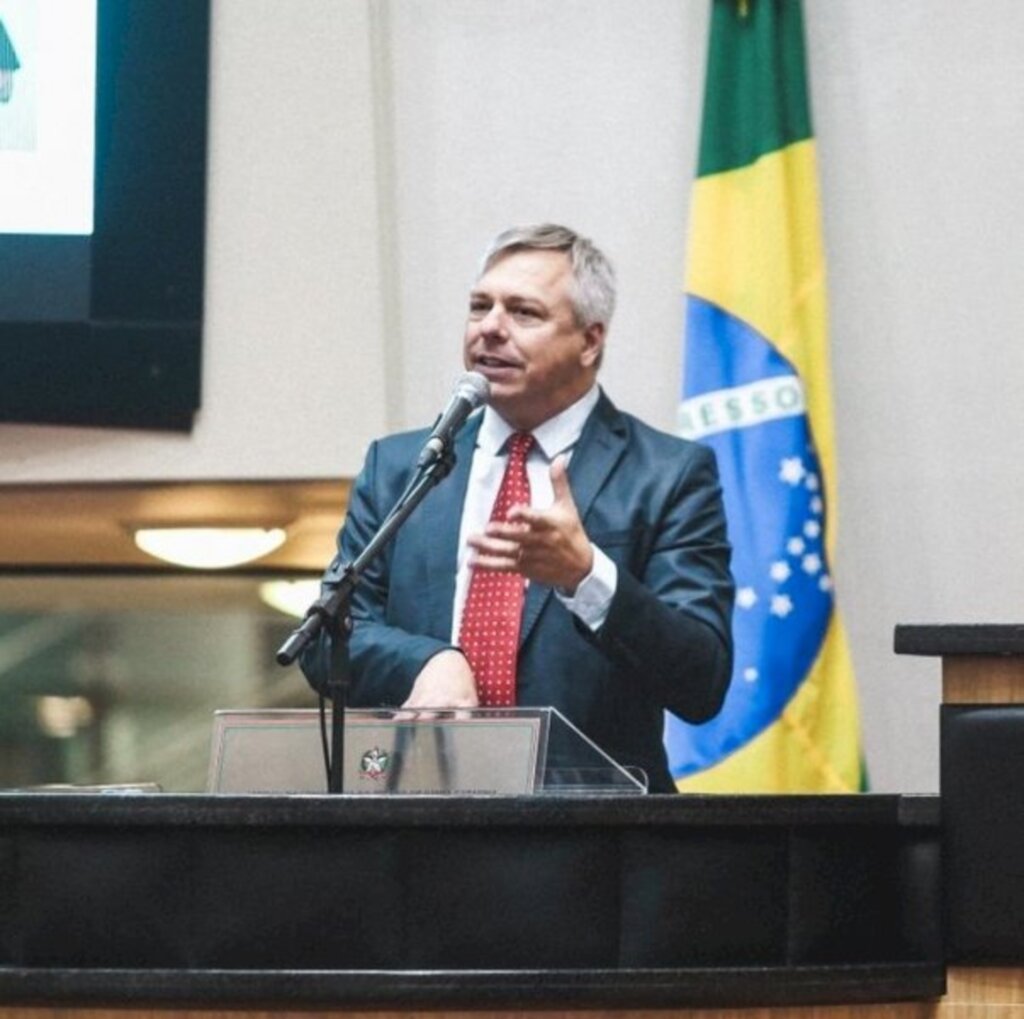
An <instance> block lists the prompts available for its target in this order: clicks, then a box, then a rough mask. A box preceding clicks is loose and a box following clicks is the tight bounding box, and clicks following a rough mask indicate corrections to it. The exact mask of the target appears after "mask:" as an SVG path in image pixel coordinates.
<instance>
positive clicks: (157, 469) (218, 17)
mask: <svg viewBox="0 0 1024 1019" xmlns="http://www.w3.org/2000/svg"><path fill="white" fill-rule="evenodd" d="M805 6H806V11H807V22H808V34H809V43H810V54H811V74H812V86H813V100H814V113H815V119H816V125H817V134H818V139H819V149H820V161H821V173H822V190H823V200H824V212H825V222H826V242H827V248H828V257H829V270H830V295H831V305H832V340H833V343H832V346H833V365H834V377H835V393H836V408H837V417H838V420H837V428H838V444H839V465H840V479H839V480H840V513H841V526H840V551H839V561H838V563H837V569H836V573H837V579H838V584H839V598H840V604H841V606H842V609H843V614H844V618H845V620H846V622H847V625H848V627H849V629H850V633H851V638H852V644H853V653H854V658H855V662H856V665H857V668H858V673H859V677H860V683H861V689H862V693H863V699H864V713H865V720H866V729H867V748H868V756H869V763H870V766H871V770H872V774H873V779H874V784H875V787H876V788H879V789H883V790H897V789H898V790H905V791H928V790H932V789H934V788H936V787H937V782H938V778H937V703H938V686H939V683H938V666H937V663H935V662H931V661H916V660H907V659H898V658H896V657H894V656H893V655H892V653H891V642H892V628H893V626H894V624H896V623H897V622H944V621H983V620H984V621H1019V620H1020V617H1021V615H1022V614H1024V580H1022V572H1024V571H1022V565H1024V555H1022V554H1021V552H1020V551H1019V550H1020V549H1021V547H1022V545H1024V541H1022V539H1024V533H1022V531H1024V525H1022V524H1021V523H1020V519H1021V517H1020V514H1018V513H1017V512H1016V508H1017V506H1018V505H1019V504H1020V503H1021V502H1022V497H1024V480H1022V479H1021V472H1019V471H1018V470H1017V469H1016V467H1015V455H1016V439H1017V432H1018V431H1019V427H1020V426H1019V422H1020V418H1021V412H1020V410H1019V408H1018V401H1017V398H1016V394H1017V392H1018V391H1020V390H1021V388H1022V387H1024V355H1022V353H1021V345H1020V344H1019V343H1018V342H1017V339H1016V335H1015V334H1016V330H1017V327H1018V324H1019V317H1020V315H1019V313H1020V305H1021V297H1020V295H1021V294H1022V293H1024V286H1022V283H1024V280H1022V278H1021V277H1022V275H1024V239H1022V238H1024V203H1022V202H1020V200H1019V198H1018V196H1017V193H1016V192H1017V186H1016V185H1017V179H1018V178H1019V176H1020V175H1019V172H1018V170H1017V166H1018V164H1019V162H1020V159H1021V156H1022V154H1024V153H1022V149H1024V84H1022V83H1021V79H1020V75H1019V53H1018V49H1019V47H1018V41H1019V39H1020V38H1021V37H1022V34H1024V9H1022V8H1021V7H1020V5H1018V4H1015V3H1013V2H1012V0H992V2H991V3H990V4H988V5H987V6H986V7H985V8H984V10H983V11H979V9H978V8H977V6H976V5H970V4H961V3H956V2H953V0H940V2H935V0H907V2H905V3H902V4H892V3H890V2H888V0H827V2H825V0H808V2H807V3H806V5H805ZM706 30H707V8H706V5H705V3H704V2H703V0H643V2H642V3H640V2H637V0H558V2H552V0H344V2H342V0H215V2H214V22H213V76H212V113H211V148H210V194H209V216H208V233H209V240H208V252H209V255H208V278H207V329H206V340H205V369H204V370H205V375H204V397H203V398H204V409H203V411H202V413H201V415H200V417H199V420H198V422H197V425H196V429H195V431H194V433H193V434H192V435H191V436H189V437H178V436H152V435H137V434H131V433H123V432H100V431H90V430H80V429H50V428H21V427H11V426H0V482H6V483H13V482H24V481H68V480H82V479H85V480H111V479H125V478H130V479H136V480H137V479H150V478H172V479H174V478H271V477H272V478H279V477H289V476H296V477H299V476H301V477H320V476H322V477H329V476H333V475H335V474H351V473H353V472H354V471H355V470H356V469H357V468H358V464H359V461H360V457H361V452H362V449H363V446H364V445H365V442H366V441H367V440H368V439H369V438H370V437H371V436H372V435H375V434H377V433H379V432H381V431H383V430H386V429H390V428H397V427H406V426H409V427H411V426H414V425H417V424H421V423H425V422H427V421H428V419H429V418H430V417H431V416H432V414H433V413H434V412H435V410H436V409H437V408H438V407H439V406H440V404H441V403H442V402H443V400H444V399H445V397H446V395H447V391H448V389H449V387H450V385H451V382H452V380H453V378H454V377H455V375H456V374H457V373H458V371H459V363H458V356H457V348H458V339H459V333H460V322H461V318H462V306H463V301H464V294H465V290H466V287H467V285H468V283H469V281H470V279H471V277H472V274H473V271H474V266H475V259H476V257H477V256H478V254H479V251H480V248H481V246H482V244H483V242H484V241H485V240H486V239H487V237H488V236H489V235H490V234H492V233H493V232H494V231H495V230H497V229H498V228H500V227H502V226H504V225H506V224H507V223H510V222H514V221H521V220H532V219H538V218H554V219H558V220H563V221H566V222H568V223H571V224H573V225H575V226H577V227H578V228H579V229H582V230H584V231H587V232H590V233H591V234H592V235H593V236H594V237H596V238H597V239H598V240H599V241H600V242H601V243H602V244H603V245H604V246H605V247H606V248H607V249H608V251H609V253H610V254H611V255H612V256H613V258H614V259H615V261H616V262H617V264H618V267H619V270H620V276H621V298H620V312H619V313H618V316H617V319H616V322H615V324H614V328H613V330H612V335H611V341H610V343H611V346H610V352H609V357H608V362H607V367H606V370H605V383H606V385H607V387H608V389H609V390H610V392H611V393H612V395H613V397H615V398H616V399H617V400H618V402H619V403H620V404H621V405H623V406H624V407H625V408H626V409H629V410H633V411H636V412H639V413H641V414H642V415H643V416H645V417H646V418H648V419H649V420H650V421H652V423H655V424H658V425H661V426H662V427H666V428H669V427H671V425H672V422H673V418H674V407H675V403H676V401H677V397H678V390H679V379H680V363H679V334H680V325H681V305H680V302H679V299H678V288H679V280H680V278H681V273H682V263H683V254H684V238H685V232H686V210H687V198H688V186H689V182H690V180H691V176H692V169H693V166H694V163H695V147H696V137H697V130H698V117H699V106H700V92H701V83H702V75H703V60H704V52H705V45H706ZM268 39H273V40H274V47H273V60H268V48H267V40H268Z"/></svg>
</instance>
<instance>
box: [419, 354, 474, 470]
mask: <svg viewBox="0 0 1024 1019" xmlns="http://www.w3.org/2000/svg"><path fill="white" fill-rule="evenodd" d="M490 395H491V386H490V383H489V382H488V381H487V379H485V378H484V377H483V375H481V374H480V372H464V373H463V374H462V375H460V376H459V379H458V381H457V382H456V383H455V390H454V392H453V393H452V397H451V399H450V400H449V401H448V406H447V407H445V409H444V411H442V413H441V416H440V417H439V418H438V419H437V423H436V424H435V425H434V427H433V429H432V430H431V432H430V438H428V439H427V441H426V443H425V444H424V446H423V449H422V450H421V451H420V456H419V459H418V460H417V461H416V466H417V467H419V468H424V467H430V466H431V465H432V464H435V463H437V461H438V460H440V459H441V458H442V457H443V456H444V455H445V453H446V452H447V451H448V447H449V446H451V444H452V440H453V439H454V438H455V436H456V435H457V434H458V432H459V429H460V428H461V427H462V426H463V425H464V424H465V423H466V418H468V417H469V415H470V414H472V413H473V411H475V410H476V409H477V407H481V406H483V405H484V404H485V403H486V402H487V400H488V398H489V397H490Z"/></svg>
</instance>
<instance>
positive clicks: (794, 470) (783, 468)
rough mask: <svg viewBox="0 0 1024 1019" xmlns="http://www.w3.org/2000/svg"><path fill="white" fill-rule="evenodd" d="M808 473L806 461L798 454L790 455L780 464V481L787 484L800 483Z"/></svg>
mask: <svg viewBox="0 0 1024 1019" xmlns="http://www.w3.org/2000/svg"><path fill="white" fill-rule="evenodd" d="M806 473H807V471H806V469H805V468H804V463H803V461H802V460H801V459H800V457H798V456H788V457H786V458H785V459H783V461H782V462H781V463H780V464H779V481H785V482H786V484H787V485H794V486H796V485H799V484H800V482H801V481H803V478H804V475H805V474H806Z"/></svg>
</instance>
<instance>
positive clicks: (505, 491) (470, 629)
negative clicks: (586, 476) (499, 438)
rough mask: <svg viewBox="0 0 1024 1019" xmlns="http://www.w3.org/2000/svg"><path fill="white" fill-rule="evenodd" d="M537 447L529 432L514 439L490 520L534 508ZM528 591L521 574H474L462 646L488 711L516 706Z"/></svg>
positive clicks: (460, 639)
mask: <svg viewBox="0 0 1024 1019" xmlns="http://www.w3.org/2000/svg"><path fill="white" fill-rule="evenodd" d="M533 444H534V438H533V436H532V435H530V433H529V432H516V433H515V434H514V435H513V436H512V438H511V440H510V442H509V452H508V463H507V464H506V465H505V476H504V477H503V478H502V479H501V487H500V488H499V489H498V495H497V498H496V499H495V500H494V508H493V509H492V510H491V520H505V519H506V518H507V517H508V511H509V510H510V509H511V508H512V507H513V506H515V505H518V504H525V505H527V506H528V505H529V504H530V479H529V478H528V477H527V476H526V457H527V456H528V455H529V452H530V450H531V449H532V448H533ZM525 588H526V579H525V578H524V577H523V576H522V574H520V573H499V572H496V571H494V570H477V569H474V570H473V571H472V574H471V576H470V580H469V591H468V592H467V594H466V605H465V607H464V608H463V610H462V623H461V625H460V627H459V646H460V647H461V648H462V651H463V653H464V654H465V656H466V658H468V659H469V664H470V667H471V668H472V670H473V675H474V676H475V677H476V692H477V697H478V698H479V700H480V704H481V706H483V707H490V706H495V707H508V706H510V705H514V704H515V702H516V658H517V657H518V652H519V626H520V623H521V622H522V618H523V593H524V590H525Z"/></svg>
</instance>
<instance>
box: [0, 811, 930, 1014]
mask: <svg viewBox="0 0 1024 1019" xmlns="http://www.w3.org/2000/svg"><path fill="white" fill-rule="evenodd" d="M0 833H2V834H0V888H2V889H3V893H2V894H3V900H2V904H0V1002H4V1003H7V1004H14V1003H19V1004H34V1005H43V1004H46V1005H66V1006H70V1005H78V1006H82V1005H99V1004H104V1005H114V1006H126V1005H129V1004H130V1005H132V1006H133V1007H140V1006H142V1005H155V1006H164V1007H168V1006H170V1007H175V1008H182V1007H188V1006H198V1007H205V1008H211V1007H228V1006H231V1007H237V1006H245V1007H257V1006H258V1007H274V1008H294V1009H301V1008H309V1007H317V1008H324V1007H328V1006H334V1007H346V1008H393V1009H409V1010H424V1009H429V1008H446V1009H447V1008H459V1009H467V1008H488V1009H496V1008H544V1007H547V1008H577V1009H579V1008H591V1009H593V1008H601V1009H607V1008H630V1009H638V1008H666V1007H684V1006H698V1005H699V1006H704V1007H709V1006H745V1005H760V1006H765V1005H776V1004H815V1003H829V1002H878V1001H907V1000H911V999H927V998H934V997H936V996H938V995H940V994H941V993H942V991H943V989H944V986H945V984H944V975H945V974H944V968H943V963H942V942H941V928H940V916H939V901H940V894H939V879H940V875H939V858H938V856H939V841H938V839H939V816H938V803H937V801H936V800H935V798H933V797H897V796H862V797H822V796H806V797H704V796H699V797H698V796H693V797H690V796H687V797H683V796H680V797H643V798H621V799H619V798H616V799H613V798H602V799H590V800H587V799H561V798H559V799H553V798H552V799H546V798H524V799H512V798H510V799H483V798H481V799H473V798H461V799H434V798H402V799H397V798H396V799H385V798H382V799H374V800H369V799H367V798H358V797H357V798H348V797H344V798H342V797H339V798H329V797H203V796H166V795H154V796H137V797H130V798H118V797H111V796H84V795H83V796H63V795H34V796H33V795H0Z"/></svg>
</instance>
